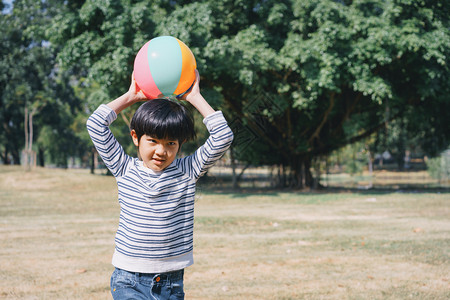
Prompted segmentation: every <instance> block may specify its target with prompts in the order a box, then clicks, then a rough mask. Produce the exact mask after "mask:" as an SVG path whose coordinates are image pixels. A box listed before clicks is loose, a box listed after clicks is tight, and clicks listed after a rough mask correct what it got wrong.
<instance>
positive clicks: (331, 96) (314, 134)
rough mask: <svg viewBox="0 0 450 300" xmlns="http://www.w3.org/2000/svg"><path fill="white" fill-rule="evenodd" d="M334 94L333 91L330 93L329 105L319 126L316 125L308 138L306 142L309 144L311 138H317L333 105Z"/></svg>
mask: <svg viewBox="0 0 450 300" xmlns="http://www.w3.org/2000/svg"><path fill="white" fill-rule="evenodd" d="M335 95H336V93H335V92H332V93H331V95H330V105H329V106H328V108H327V110H326V111H325V113H324V114H323V118H322V121H321V122H320V124H319V126H317V128H316V130H315V131H314V133H313V134H312V135H311V137H310V138H309V139H308V144H311V142H312V141H313V139H315V138H317V139H318V138H319V134H320V131H321V130H322V127H323V126H324V125H325V123H326V122H327V120H328V116H329V115H330V112H331V110H332V109H333V107H334V96H335Z"/></svg>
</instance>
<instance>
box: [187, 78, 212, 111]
mask: <svg viewBox="0 0 450 300" xmlns="http://www.w3.org/2000/svg"><path fill="white" fill-rule="evenodd" d="M182 99H183V100H186V101H188V102H189V103H191V104H192V105H193V106H194V107H195V108H196V109H197V110H198V111H199V112H200V114H201V115H202V116H203V118H206V117H207V116H209V115H211V114H213V113H214V112H215V111H214V109H213V108H212V107H211V105H209V103H208V102H206V100H205V98H203V96H202V94H200V74H199V73H198V71H197V70H195V84H194V86H193V87H192V90H191V91H190V92H189V93H188V94H186V95H185V96H184V97H183V98H182Z"/></svg>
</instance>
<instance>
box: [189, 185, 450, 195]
mask: <svg viewBox="0 0 450 300" xmlns="http://www.w3.org/2000/svg"><path fill="white" fill-rule="evenodd" d="M197 191H199V192H201V193H203V194H207V195H208V194H223V195H227V196H229V197H233V198H243V197H249V196H258V195H264V196H278V195H279V194H280V193H294V194H299V195H305V196H309V195H326V194H339V193H350V194H355V195H373V196H376V195H386V194H392V193H402V194H427V193H437V194H450V189H449V188H424V187H417V186H405V187H402V188H400V189H398V188H388V187H387V188H371V189H358V188H347V187H322V188H320V189H316V190H313V189H309V188H308V189H294V188H272V187H245V188H237V189H236V188H232V187H231V186H224V185H222V186H218V185H216V184H208V183H202V184H199V185H198V187H197Z"/></svg>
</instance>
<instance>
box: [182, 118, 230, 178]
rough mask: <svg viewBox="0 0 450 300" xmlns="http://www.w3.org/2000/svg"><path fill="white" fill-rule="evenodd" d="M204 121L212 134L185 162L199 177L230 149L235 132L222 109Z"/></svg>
mask: <svg viewBox="0 0 450 300" xmlns="http://www.w3.org/2000/svg"><path fill="white" fill-rule="evenodd" d="M203 123H204V124H205V125H206V128H207V129H208V131H209V133H210V136H209V138H208V139H207V140H206V142H205V143H204V144H203V145H202V146H201V147H200V148H198V149H197V151H195V153H194V154H192V155H190V156H188V157H187V159H186V161H185V163H186V164H187V167H188V168H189V169H190V170H191V171H192V174H191V176H193V177H194V178H196V179H198V178H199V177H200V176H202V175H203V174H204V173H205V172H206V171H207V170H208V168H210V167H211V166H213V165H214V163H215V162H216V161H218V160H219V159H220V158H221V157H222V156H223V155H224V154H225V152H226V151H227V150H228V148H229V147H230V145H231V143H232V141H233V132H232V131H231V129H230V127H229V126H228V124H227V121H226V120H225V118H224V116H223V114H222V112H221V111H216V112H215V113H213V114H211V115H209V116H207V117H206V118H205V119H204V120H203Z"/></svg>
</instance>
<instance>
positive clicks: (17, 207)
mask: <svg viewBox="0 0 450 300" xmlns="http://www.w3.org/2000/svg"><path fill="white" fill-rule="evenodd" d="M0 199H1V200H0V207H1V209H0V216H1V219H0V232H1V235H0V245H1V247H0V265H1V269H2V271H1V272H0V279H1V281H0V298H5V299H18V298H20V299H111V297H110V293H109V278H110V275H111V272H112V269H113V267H112V266H111V263H110V261H111V257H112V253H113V251H114V233H115V230H116V228H117V223H118V214H119V207H118V204H117V188H116V184H115V180H114V178H112V177H107V176H103V175H91V174H89V173H88V171H87V170H57V169H55V170H52V169H39V168H38V169H36V170H35V171H33V172H28V173H25V172H24V171H23V170H22V169H21V168H18V167H9V166H8V167H6V166H0ZM449 215H450V214H449V194H448V193H427V192H422V193H418V192H416V193H398V192H374V191H372V192H358V193H350V192H340V193H327V192H320V193H319V192H317V193H315V192H309V193H306V192H305V193H302V192H292V193H290V192H286V191H281V192H280V191H261V192H256V191H255V192H249V193H240V192H214V193H213V192H211V191H209V190H206V189H203V190H202V189H200V191H199V193H198V195H197V199H196V212H195V233H194V234H195V241H194V248H195V250H194V257H195V264H194V265H193V266H192V267H189V268H187V269H186V273H185V288H186V298H187V299H408V298H412V299H448V298H449V297H450V292H449V288H448V287H449V280H450V277H449V276H448V274H449V263H450V260H449V252H448V249H450V245H449V244H450V242H449V241H450V239H449V238H450V219H449V218H448V216H449Z"/></svg>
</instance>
